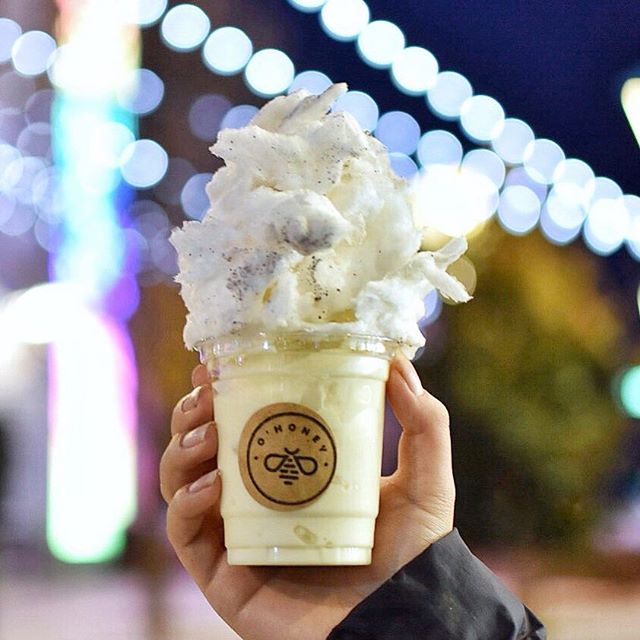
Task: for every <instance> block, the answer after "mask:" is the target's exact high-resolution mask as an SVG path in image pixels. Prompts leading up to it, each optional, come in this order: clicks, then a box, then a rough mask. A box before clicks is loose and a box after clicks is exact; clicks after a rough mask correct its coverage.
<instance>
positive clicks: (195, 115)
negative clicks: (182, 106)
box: [188, 93, 231, 143]
mask: <svg viewBox="0 0 640 640" xmlns="http://www.w3.org/2000/svg"><path fill="white" fill-rule="evenodd" d="M230 108H231V102H229V100H227V98H225V97H224V96H221V95H220V94H218V93H208V94H206V95H204V96H200V97H199V98H197V99H196V100H195V101H194V102H193V104H192V105H191V107H190V109H189V117H188V120H189V128H190V129H191V132H192V133H193V135H194V136H196V138H199V139H200V140H204V141H205V142H208V143H212V142H213V141H214V140H215V138H216V136H217V135H218V131H219V130H220V125H221V124H222V120H223V118H224V116H225V114H226V113H227V111H229V109H230Z"/></svg>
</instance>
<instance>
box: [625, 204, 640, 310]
mask: <svg viewBox="0 0 640 640" xmlns="http://www.w3.org/2000/svg"><path fill="white" fill-rule="evenodd" d="M623 201H624V205H625V207H626V208H627V211H628V212H629V216H630V222H629V231H628V232H627V238H626V244H627V249H628V251H629V253H630V254H631V255H632V256H633V257H634V258H635V259H636V260H639V261H640V197H638V196H632V195H626V196H624V198H623ZM638 291H639V293H640V288H639V289H638ZM639 310H640V309H639Z"/></svg>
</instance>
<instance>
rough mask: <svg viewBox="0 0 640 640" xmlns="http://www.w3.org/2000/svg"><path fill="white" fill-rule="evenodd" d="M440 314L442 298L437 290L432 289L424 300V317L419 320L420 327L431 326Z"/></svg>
mask: <svg viewBox="0 0 640 640" xmlns="http://www.w3.org/2000/svg"><path fill="white" fill-rule="evenodd" d="M441 313H442V298H441V297H440V294H439V293H438V290H437V289H432V290H431V291H429V293H428V294H427V295H426V296H425V298H424V316H423V317H422V318H421V320H420V326H421V327H427V326H429V325H430V324H433V323H434V322H435V321H436V320H437V319H438V318H439V317H440V314H441Z"/></svg>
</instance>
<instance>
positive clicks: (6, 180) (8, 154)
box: [0, 144, 22, 193]
mask: <svg viewBox="0 0 640 640" xmlns="http://www.w3.org/2000/svg"><path fill="white" fill-rule="evenodd" d="M21 175H22V154H21V153H20V152H19V151H18V150H17V149H16V148H15V147H14V146H13V145H10V144H0V193H1V192H5V193H7V192H9V191H10V190H11V189H12V188H13V187H14V186H15V185H16V184H17V183H18V181H19V180H20V176H21Z"/></svg>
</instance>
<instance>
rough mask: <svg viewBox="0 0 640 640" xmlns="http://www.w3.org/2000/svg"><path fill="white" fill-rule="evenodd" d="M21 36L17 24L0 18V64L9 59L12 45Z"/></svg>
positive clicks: (20, 30)
mask: <svg viewBox="0 0 640 640" xmlns="http://www.w3.org/2000/svg"><path fill="white" fill-rule="evenodd" d="M21 34H22V29H21V28H20V25H19V24H18V23H17V22H14V21H13V20H11V19H9V18H0V63H3V62H7V61H9V60H10V59H11V49H12V48H13V44H14V43H15V41H16V40H17V39H18V38H19V37H20V35H21Z"/></svg>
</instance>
